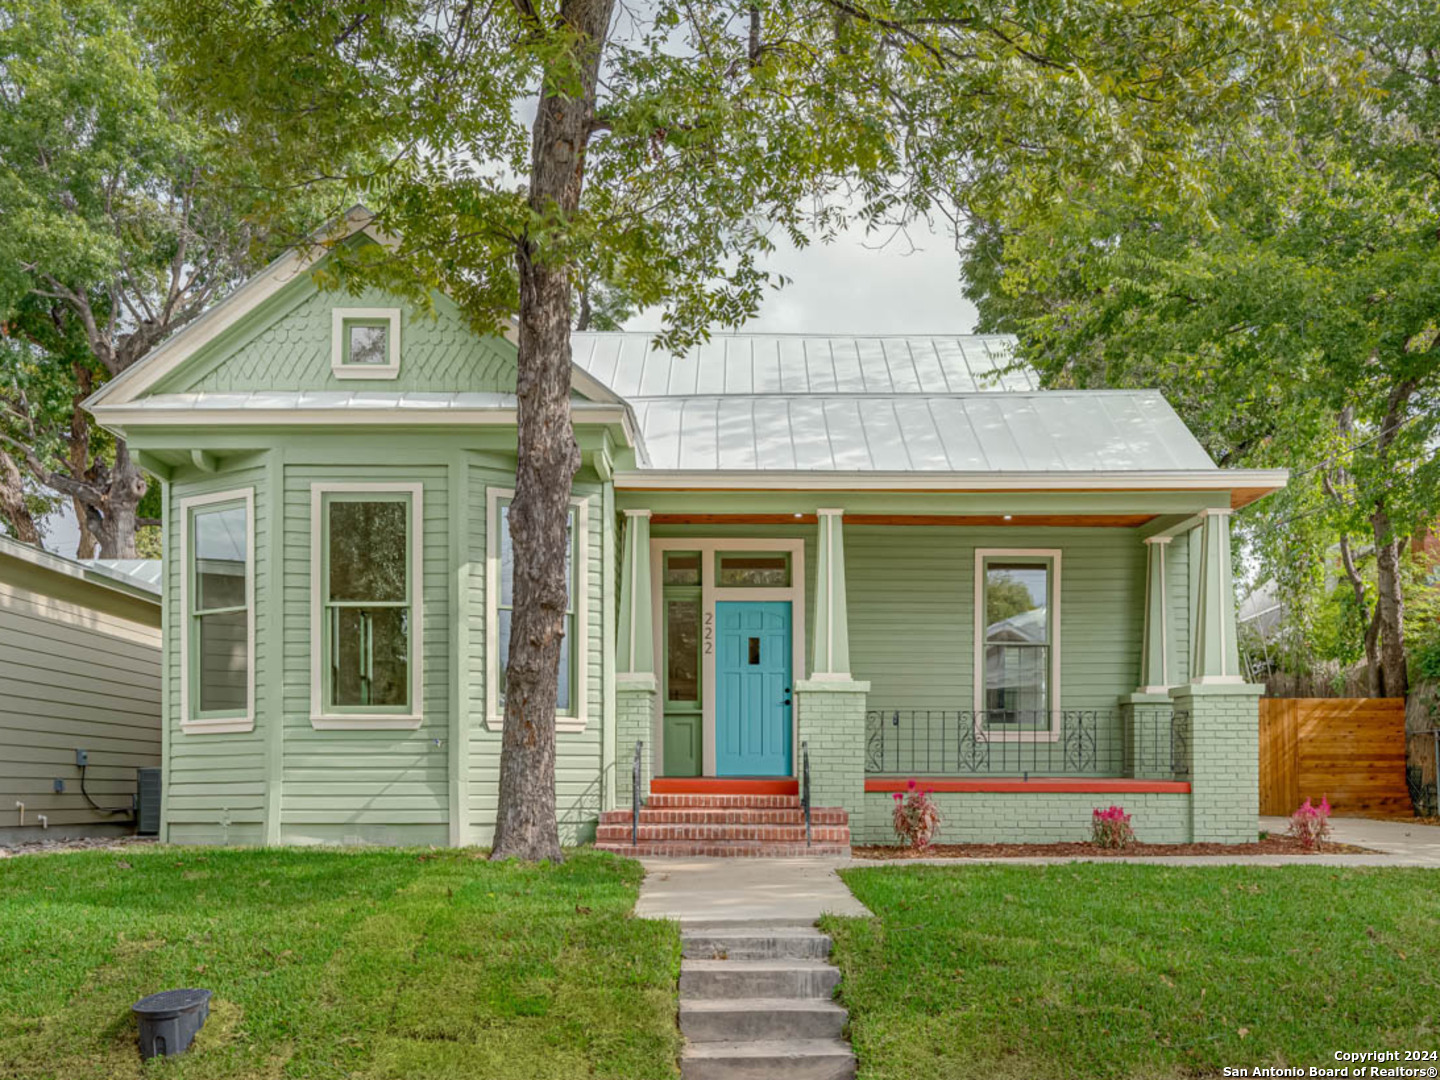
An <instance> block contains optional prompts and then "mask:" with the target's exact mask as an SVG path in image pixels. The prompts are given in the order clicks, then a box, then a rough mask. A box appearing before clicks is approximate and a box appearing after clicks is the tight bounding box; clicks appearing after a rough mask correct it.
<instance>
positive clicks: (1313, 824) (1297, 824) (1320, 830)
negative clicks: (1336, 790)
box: [1290, 795, 1330, 851]
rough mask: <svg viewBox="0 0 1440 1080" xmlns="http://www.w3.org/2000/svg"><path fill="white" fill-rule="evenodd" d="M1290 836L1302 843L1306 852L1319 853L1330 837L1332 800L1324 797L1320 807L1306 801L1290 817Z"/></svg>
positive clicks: (1321, 798) (1321, 799)
mask: <svg viewBox="0 0 1440 1080" xmlns="http://www.w3.org/2000/svg"><path fill="white" fill-rule="evenodd" d="M1290 835H1291V836H1293V837H1294V838H1295V839H1296V840H1299V841H1300V846H1301V847H1303V848H1304V849H1305V850H1306V851H1318V850H1319V849H1320V846H1321V844H1323V843H1324V842H1325V841H1326V840H1328V839H1329V837H1330V800H1329V799H1327V798H1325V797H1324V796H1323V795H1322V796H1321V797H1320V805H1319V806H1314V805H1312V804H1311V802H1310V800H1309V799H1306V800H1305V802H1304V804H1303V805H1302V806H1301V807H1300V809H1299V810H1296V811H1295V812H1294V813H1293V814H1291V815H1290Z"/></svg>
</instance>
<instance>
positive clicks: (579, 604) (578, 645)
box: [485, 487, 590, 733]
mask: <svg viewBox="0 0 1440 1080" xmlns="http://www.w3.org/2000/svg"><path fill="white" fill-rule="evenodd" d="M514 497H515V489H514V488H501V487H491V488H486V489H485V727H486V728H487V729H488V730H490V731H503V730H504V729H505V714H504V713H502V712H501V711H500V649H499V645H500V608H499V603H500V503H501V500H503V499H513V498H514ZM570 505H571V506H573V507H574V508H575V531H576V533H578V534H579V535H578V536H577V538H576V545H575V553H574V556H573V558H574V564H573V566H572V572H573V573H574V575H575V577H576V578H578V579H579V580H578V584H577V582H575V581H572V582H571V583H570V587H571V588H572V589H574V590H575V638H576V640H575V641H572V642H571V643H570V658H571V660H572V661H573V662H574V664H575V709H574V711H573V713H571V714H570V715H563V716H562V715H561V714H559V713H558V712H557V713H556V715H555V730H556V731H558V732H562V733H566V732H569V733H573V732H580V731H584V730H585V728H586V725H587V724H589V722H590V678H589V667H590V662H589V661H590V658H589V650H590V496H588V495H571V496H570Z"/></svg>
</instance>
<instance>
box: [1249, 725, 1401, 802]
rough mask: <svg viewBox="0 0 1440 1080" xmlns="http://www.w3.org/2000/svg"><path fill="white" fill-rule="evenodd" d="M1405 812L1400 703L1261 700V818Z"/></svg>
mask: <svg viewBox="0 0 1440 1080" xmlns="http://www.w3.org/2000/svg"><path fill="white" fill-rule="evenodd" d="M1321 796H1324V797H1325V798H1327V799H1329V800H1330V805H1331V806H1332V807H1334V809H1335V812H1336V813H1337V814H1402V815H1405V816H1409V814H1410V813H1411V806H1410V790H1409V788H1408V787H1407V786H1406V783H1405V699H1404V698H1261V699H1260V813H1262V814H1277V815H1282V816H1288V815H1289V814H1290V813H1292V812H1293V811H1294V809H1295V808H1296V807H1297V806H1299V805H1300V804H1301V803H1302V802H1303V801H1304V800H1306V799H1314V800H1315V801H1316V802H1317V803H1318V802H1319V801H1320V798H1321Z"/></svg>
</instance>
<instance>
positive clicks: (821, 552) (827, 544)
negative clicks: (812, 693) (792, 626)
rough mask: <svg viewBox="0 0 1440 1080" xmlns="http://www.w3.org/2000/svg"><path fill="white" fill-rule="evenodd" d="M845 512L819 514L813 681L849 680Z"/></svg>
mask: <svg viewBox="0 0 1440 1080" xmlns="http://www.w3.org/2000/svg"><path fill="white" fill-rule="evenodd" d="M844 513H845V512H844V511H843V510H834V509H822V510H817V511H816V515H817V516H818V518H819V538H818V541H817V543H816V555H817V559H816V564H815V630H814V648H813V650H812V655H811V663H810V677H811V678H812V679H821V680H826V679H849V678H850V626H849V618H848V615H847V613H846V610H845V538H844V531H843V528H842V526H841V518H842V517H843V515H844Z"/></svg>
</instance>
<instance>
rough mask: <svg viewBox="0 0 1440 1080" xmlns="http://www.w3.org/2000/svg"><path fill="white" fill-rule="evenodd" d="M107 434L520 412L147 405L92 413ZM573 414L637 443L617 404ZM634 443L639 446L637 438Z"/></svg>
mask: <svg viewBox="0 0 1440 1080" xmlns="http://www.w3.org/2000/svg"><path fill="white" fill-rule="evenodd" d="M92 412H93V413H94V416H95V418H96V420H98V421H99V422H100V423H101V424H102V425H103V426H104V427H105V428H106V429H107V430H111V431H114V430H117V429H119V430H124V429H126V428H134V427H157V428H163V427H194V426H196V425H201V426H204V427H326V426H335V425H344V426H352V425H355V424H367V425H375V426H386V425H392V424H403V425H407V426H415V425H423V426H427V427H433V426H443V425H449V426H451V427H473V426H477V425H489V426H509V427H514V426H515V424H516V423H517V414H516V410H515V409H512V408H503V409H448V408H405V407H401V406H393V407H388V408H365V407H362V408H334V409H193V408H174V409H171V408H165V409H153V408H145V407H143V406H141V407H137V408H132V409H126V408H123V407H118V406H110V405H107V406H103V407H101V408H98V409H94V410H92ZM571 416H572V417H573V419H574V420H575V421H576V422H579V423H584V424H618V425H620V427H621V429H622V430H623V431H624V432H625V437H626V438H627V439H632V436H633V434H634V429H633V428H631V427H630V426H629V421H628V419H627V416H626V413H625V410H623V409H618V408H616V407H614V406H612V405H601V406H586V405H584V404H583V403H581V404H580V405H579V406H578V407H576V406H572V407H571ZM629 445H631V446H634V445H635V444H634V442H633V440H632V441H631V442H630V443H629Z"/></svg>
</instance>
